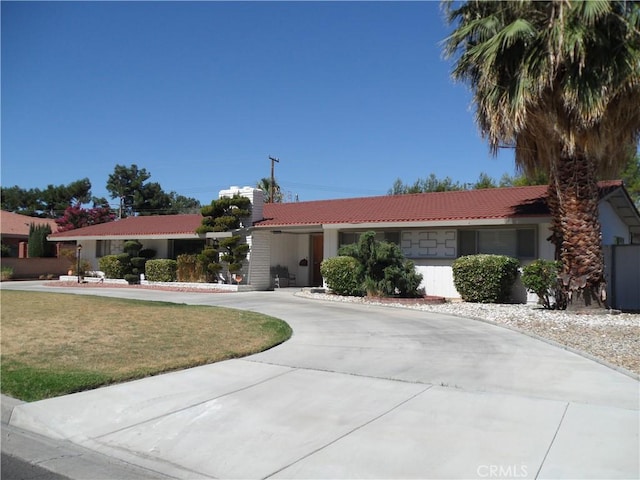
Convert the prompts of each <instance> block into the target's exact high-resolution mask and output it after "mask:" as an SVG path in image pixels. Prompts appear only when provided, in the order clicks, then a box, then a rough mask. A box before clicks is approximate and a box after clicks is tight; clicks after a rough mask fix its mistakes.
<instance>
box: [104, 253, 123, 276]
mask: <svg viewBox="0 0 640 480" xmlns="http://www.w3.org/2000/svg"><path fill="white" fill-rule="evenodd" d="M118 257H119V255H105V256H104V257H101V258H100V260H98V265H99V266H100V270H101V271H103V272H104V276H105V277H106V278H123V277H124V268H123V266H122V262H120V260H119V259H118Z"/></svg>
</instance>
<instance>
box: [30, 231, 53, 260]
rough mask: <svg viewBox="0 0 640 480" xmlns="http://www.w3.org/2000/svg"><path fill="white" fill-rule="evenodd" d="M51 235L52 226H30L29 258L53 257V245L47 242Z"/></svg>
mask: <svg viewBox="0 0 640 480" xmlns="http://www.w3.org/2000/svg"><path fill="white" fill-rule="evenodd" d="M48 235H51V226H50V225H46V224H45V225H34V224H33V223H32V224H31V225H29V240H28V242H29V243H28V245H27V251H28V254H29V258H38V257H53V256H54V252H53V244H52V243H51V242H49V241H48V240H47V236H48Z"/></svg>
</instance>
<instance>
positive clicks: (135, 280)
mask: <svg viewBox="0 0 640 480" xmlns="http://www.w3.org/2000/svg"><path fill="white" fill-rule="evenodd" d="M124 279H125V280H126V281H127V283H128V284H129V285H137V284H139V283H140V275H139V274H136V273H126V274H125V276H124Z"/></svg>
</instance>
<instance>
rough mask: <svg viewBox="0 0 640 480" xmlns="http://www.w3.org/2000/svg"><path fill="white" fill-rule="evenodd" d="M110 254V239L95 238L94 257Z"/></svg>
mask: <svg viewBox="0 0 640 480" xmlns="http://www.w3.org/2000/svg"><path fill="white" fill-rule="evenodd" d="M106 255H111V240H96V257H97V258H100V257H104V256H106Z"/></svg>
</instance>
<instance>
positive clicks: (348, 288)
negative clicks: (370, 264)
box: [320, 256, 364, 296]
mask: <svg viewBox="0 0 640 480" xmlns="http://www.w3.org/2000/svg"><path fill="white" fill-rule="evenodd" d="M320 273H321V274H322V277H323V278H324V280H325V282H327V286H328V287H329V288H330V289H331V290H333V291H334V292H335V293H336V294H338V295H353V296H362V295H363V294H364V290H363V286H362V282H363V279H362V269H361V268H360V263H359V262H358V260H356V259H355V258H353V257H349V256H339V257H332V258H326V259H324V260H323V261H322V263H321V264H320Z"/></svg>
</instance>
